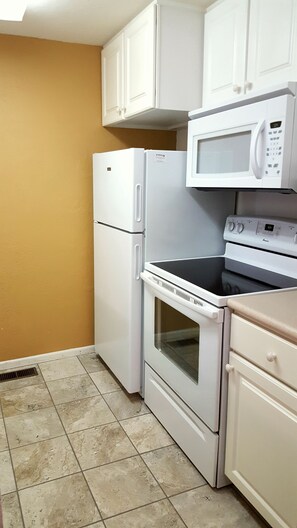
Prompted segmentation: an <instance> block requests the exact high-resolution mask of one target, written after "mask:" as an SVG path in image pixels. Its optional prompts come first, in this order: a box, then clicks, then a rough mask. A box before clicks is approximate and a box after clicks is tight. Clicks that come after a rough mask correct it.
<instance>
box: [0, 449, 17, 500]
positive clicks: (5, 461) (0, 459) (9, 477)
mask: <svg viewBox="0 0 297 528" xmlns="http://www.w3.org/2000/svg"><path fill="white" fill-rule="evenodd" d="M15 490H16V486H15V480H14V476H13V470H12V465H11V459H10V454H9V451H1V453H0V491H1V495H4V494H5V493H11V492H12V491H15Z"/></svg>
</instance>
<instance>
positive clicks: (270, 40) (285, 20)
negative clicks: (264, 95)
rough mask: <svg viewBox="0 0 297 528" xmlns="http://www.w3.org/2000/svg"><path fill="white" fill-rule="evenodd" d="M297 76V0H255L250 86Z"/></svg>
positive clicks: (250, 55)
mask: <svg viewBox="0 0 297 528" xmlns="http://www.w3.org/2000/svg"><path fill="white" fill-rule="evenodd" d="M296 79H297V2H296V0H251V7H250V29H249V49H248V69H247V81H248V82H249V83H251V84H250V88H252V89H253V90H254V89H258V88H262V87H265V86H268V85H270V84H271V85H273V84H277V83H279V82H284V81H296Z"/></svg>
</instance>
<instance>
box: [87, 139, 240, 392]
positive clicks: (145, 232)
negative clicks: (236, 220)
mask: <svg viewBox="0 0 297 528" xmlns="http://www.w3.org/2000/svg"><path fill="white" fill-rule="evenodd" d="M93 168H94V174H93V184H94V278H95V349H96V353H97V354H99V356H100V357H101V358H102V359H103V360H104V361H105V363H106V364H107V365H108V366H109V367H110V369H111V371H112V372H113V373H114V374H115V375H116V377H117V378H118V379H119V381H120V382H121V383H122V385H124V387H125V388H126V390H127V391H128V392H131V393H132V392H138V391H140V389H141V377H142V363H143V358H142V330H141V329H142V282H141V279H140V272H141V271H142V268H143V258H144V256H145V258H146V260H157V259H172V258H181V257H192V256H194V255H195V254H197V253H198V254H199V255H205V254H212V255H213V254H216V253H218V252H219V251H222V249H223V237H222V231H223V225H224V220H225V217H226V216H227V214H229V213H230V212H233V211H234V197H235V195H234V193H227V194H225V193H224V194H223V196H222V194H221V193H199V192H198V191H196V190H194V189H187V188H186V187H185V179H186V153H185V152H176V151H145V150H144V149H140V148H133V149H126V150H119V151H114V152H105V153H101V154H94V156H93Z"/></svg>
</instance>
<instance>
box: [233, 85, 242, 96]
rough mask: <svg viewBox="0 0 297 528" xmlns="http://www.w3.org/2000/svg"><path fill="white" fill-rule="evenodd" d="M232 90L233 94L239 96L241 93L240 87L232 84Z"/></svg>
mask: <svg viewBox="0 0 297 528" xmlns="http://www.w3.org/2000/svg"><path fill="white" fill-rule="evenodd" d="M232 88H233V92H235V93H238V94H239V93H240V92H241V87H240V86H239V84H233V86H232Z"/></svg>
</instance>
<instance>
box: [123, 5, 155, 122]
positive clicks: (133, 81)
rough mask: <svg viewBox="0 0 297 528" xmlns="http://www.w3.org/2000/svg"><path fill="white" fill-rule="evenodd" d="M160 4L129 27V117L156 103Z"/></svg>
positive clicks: (126, 97)
mask: <svg viewBox="0 0 297 528" xmlns="http://www.w3.org/2000/svg"><path fill="white" fill-rule="evenodd" d="M155 31H156V6H155V5H152V6H150V7H149V8H148V9H146V10H145V11H144V12H143V13H141V14H140V15H139V16H137V17H136V18H135V19H134V20H133V21H132V22H131V23H130V24H129V25H128V26H127V27H126V29H125V32H124V40H125V43H124V47H125V72H124V83H125V90H124V92H125V105H124V106H125V109H124V112H125V117H129V116H132V115H134V114H137V113H138V112H143V111H145V110H148V109H149V108H153V107H154V105H155V55H156V53H155Z"/></svg>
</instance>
